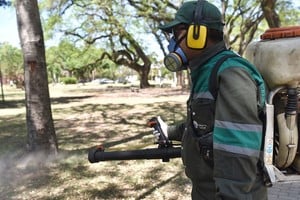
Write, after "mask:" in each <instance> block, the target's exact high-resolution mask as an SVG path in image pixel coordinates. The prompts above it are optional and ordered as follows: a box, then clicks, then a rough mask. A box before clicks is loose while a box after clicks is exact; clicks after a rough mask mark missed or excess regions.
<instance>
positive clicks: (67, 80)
mask: <svg viewBox="0 0 300 200" xmlns="http://www.w3.org/2000/svg"><path fill="white" fill-rule="evenodd" d="M61 81H62V82H63V83H64V84H66V85H68V84H76V83H77V79H76V78H75V77H65V78H62V79H61Z"/></svg>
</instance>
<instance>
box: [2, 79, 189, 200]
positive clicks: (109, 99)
mask: <svg viewBox="0 0 300 200" xmlns="http://www.w3.org/2000/svg"><path fill="white" fill-rule="evenodd" d="M49 89H50V96H51V104H52V105H51V106H52V114H53V119H54V124H55V129H56V135H57V138H58V143H59V155H58V156H56V157H49V156H48V157H47V156H45V155H38V154H35V155H30V154H28V153H27V152H26V137H27V133H26V121H25V116H26V113H25V108H24V91H22V90H20V89H15V88H11V87H8V86H7V87H5V88H4V94H5V102H4V103H3V102H1V101H0V199H1V200H2V199H3V200H5V199H30V200H31V199H41V200H42V199H43V200H47V199H70V200H71V199H72V200H73V199H151V200H152V199H155V200H160V199H164V200H165V199H174V200H175V199H176V200H177V199H183V200H184V199H190V190H191V184H190V182H189V180H188V179H187V178H186V177H185V174H184V169H183V166H182V163H181V159H180V158H176V159H172V160H171V161H170V162H166V163H164V162H162V161H161V160H138V161H136V160H131V161H106V162H100V163H95V164H91V163H89V162H88V159H87V155H88V150H89V149H90V148H91V147H93V146H96V145H99V144H104V147H105V148H106V150H111V151H112V150H126V149H128V150H129V149H142V148H155V147H156V145H154V144H153V142H154V136H152V130H151V129H150V128H148V127H146V121H147V120H148V119H150V118H151V117H153V116H158V115H160V116H161V117H162V118H163V119H164V120H165V121H166V122H168V123H169V124H172V123H174V122H175V121H179V120H181V119H183V117H184V115H185V112H186V111H185V102H186V100H187V98H188V93H187V91H183V90H181V89H175V88H172V89H171V88H150V89H140V90H139V91H136V90H134V91H132V90H131V89H130V88H129V87H116V86H111V87H110V86H108V85H104V86H103V85H91V84H86V85H68V86H63V85H54V86H53V85H49ZM0 100H1V99H0Z"/></svg>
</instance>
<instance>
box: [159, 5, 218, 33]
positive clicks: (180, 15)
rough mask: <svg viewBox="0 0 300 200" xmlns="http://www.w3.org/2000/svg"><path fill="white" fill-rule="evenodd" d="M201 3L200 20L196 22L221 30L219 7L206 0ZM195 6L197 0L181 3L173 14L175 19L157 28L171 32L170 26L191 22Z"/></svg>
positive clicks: (192, 21)
mask: <svg viewBox="0 0 300 200" xmlns="http://www.w3.org/2000/svg"><path fill="white" fill-rule="evenodd" d="M202 3H203V4H202V6H203V7H202V20H201V21H200V22H198V23H200V24H203V25H206V26H207V28H211V29H216V30H219V31H223V27H224V23H223V20H222V15H221V12H220V11H219V9H218V8H217V7H216V6H215V5H213V4H211V3H209V2H207V1H203V2H202ZM196 7H197V1H187V2H185V3H183V4H182V6H181V7H180V8H179V10H178V11H177V13H176V14H175V19H174V20H173V21H171V22H169V23H167V24H165V25H162V26H159V27H158V28H159V29H161V30H162V31H165V32H168V33H170V32H172V28H173V27H174V26H176V25H178V24H188V25H190V24H193V23H194V12H195V8H196Z"/></svg>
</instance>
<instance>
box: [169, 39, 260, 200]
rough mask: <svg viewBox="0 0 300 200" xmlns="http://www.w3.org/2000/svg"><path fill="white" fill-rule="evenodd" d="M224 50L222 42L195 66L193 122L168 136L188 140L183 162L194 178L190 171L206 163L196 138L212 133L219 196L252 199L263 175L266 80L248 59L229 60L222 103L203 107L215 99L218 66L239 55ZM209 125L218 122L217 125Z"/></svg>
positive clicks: (221, 72) (224, 67) (223, 70)
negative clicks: (211, 84)
mask: <svg viewBox="0 0 300 200" xmlns="http://www.w3.org/2000/svg"><path fill="white" fill-rule="evenodd" d="M224 47H225V45H224V44H223V43H220V44H217V45H216V46H214V47H212V48H211V49H208V50H207V51H206V52H205V53H204V55H203V56H201V58H198V59H196V60H192V61H191V62H190V66H191V80H192V84H193V87H192V89H191V96H190V100H189V101H188V105H187V107H188V112H187V115H188V116H187V121H186V122H185V123H182V124H178V125H175V126H170V127H169V129H168V134H169V138H170V139H171V140H172V139H174V140H182V148H183V149H182V159H183V162H184V165H185V166H186V173H187V175H188V174H189V175H188V176H189V177H190V176H191V177H190V178H191V179H193V176H194V175H193V173H197V172H196V171H195V172H189V169H191V170H192V169H193V167H192V166H195V165H198V163H197V162H201V161H200V160H199V161H198V160H197V159H195V157H192V156H191V154H195V153H197V147H196V145H191V144H190V143H191V141H192V140H191V138H194V139H196V140H197V138H199V136H201V135H203V134H207V133H209V132H211V133H212V136H213V141H212V143H213V144H212V148H213V166H214V167H213V175H212V176H213V179H214V181H215V184H216V187H217V190H218V191H219V192H218V193H219V195H220V196H222V197H228V198H231V197H232V198H238V199H244V198H245V199H247V197H246V196H247V195H248V194H249V193H250V194H251V193H252V192H253V191H254V190H255V189H254V188H253V185H254V183H255V181H256V178H257V177H256V176H257V174H258V173H259V168H258V167H257V166H258V161H259V158H260V155H261V145H262V138H263V134H262V123H261V120H260V119H259V115H258V113H259V111H260V109H262V108H263V105H264V99H265V88H264V81H263V79H262V77H261V76H260V74H259V73H258V71H257V70H256V68H255V67H254V66H253V65H251V64H250V63H249V62H248V61H247V60H245V59H243V58H241V57H234V58H229V59H227V60H226V61H225V62H224V63H223V64H222V65H221V67H220V69H219V71H218V80H219V82H218V87H219V88H218V94H217V99H216V100H215V101H213V102H214V103H212V104H211V106H208V107H207V106H206V107H205V106H204V107H203V105H205V104H207V102H211V101H212V100H214V97H213V96H212V95H211V93H210V92H209V89H208V83H209V77H210V73H211V70H212V68H213V67H214V65H215V63H216V62H217V61H218V60H219V59H220V58H221V57H222V56H224V55H225V54H234V53H233V52H232V51H230V50H225V49H224ZM211 107H214V108H211ZM211 109H212V110H214V111H215V113H214V116H213V117H210V116H209V115H207V112H208V110H211ZM209 118H212V119H209ZM198 120H199V121H198ZM209 121H212V124H211V125H210V124H209ZM195 126H196V129H195ZM210 126H212V127H210ZM191 127H192V128H191ZM195 132H196V134H195Z"/></svg>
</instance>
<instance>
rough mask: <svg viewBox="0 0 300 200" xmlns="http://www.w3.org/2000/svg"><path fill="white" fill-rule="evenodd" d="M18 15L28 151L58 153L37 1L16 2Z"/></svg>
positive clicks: (21, 0)
mask: <svg viewBox="0 0 300 200" xmlns="http://www.w3.org/2000/svg"><path fill="white" fill-rule="evenodd" d="M16 13H17V23H18V31H19V38H20V42H21V47H22V51H23V61H24V78H25V80H24V81H25V100H26V122H27V134H28V141H27V142H28V149H29V150H30V151H36V152H37V151H39V152H45V153H47V154H50V153H57V150H58V146H57V139H56V134H55V129H54V124H53V119H52V113H51V104H50V97H49V88H48V77H47V67H46V58H45V45H44V38H43V30H42V25H41V20H40V14H39V9H38V3H37V0H17V1H16Z"/></svg>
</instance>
